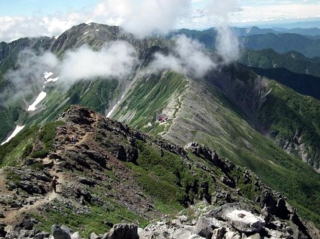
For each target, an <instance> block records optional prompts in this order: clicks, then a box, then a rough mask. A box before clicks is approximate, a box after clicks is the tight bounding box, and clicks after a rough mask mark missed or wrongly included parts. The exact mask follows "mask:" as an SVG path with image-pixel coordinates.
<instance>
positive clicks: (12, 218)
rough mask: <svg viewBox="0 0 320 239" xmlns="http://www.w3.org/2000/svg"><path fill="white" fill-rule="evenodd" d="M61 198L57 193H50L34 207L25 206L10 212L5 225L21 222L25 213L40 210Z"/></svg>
mask: <svg viewBox="0 0 320 239" xmlns="http://www.w3.org/2000/svg"><path fill="white" fill-rule="evenodd" d="M59 197H60V195H59V194H57V193H56V192H49V193H47V194H46V195H45V196H44V197H43V198H41V199H39V200H37V201H35V202H34V203H33V204H32V205H25V206H23V207H22V208H20V209H18V210H12V211H8V212H7V213H6V218H5V219H4V223H5V224H7V225H11V224H14V223H16V222H17V221H18V220H19V218H20V217H21V215H23V214H25V213H29V212H32V211H34V210H36V209H37V208H40V207H41V206H43V205H45V204H47V203H49V202H51V201H53V200H54V199H56V198H59Z"/></svg>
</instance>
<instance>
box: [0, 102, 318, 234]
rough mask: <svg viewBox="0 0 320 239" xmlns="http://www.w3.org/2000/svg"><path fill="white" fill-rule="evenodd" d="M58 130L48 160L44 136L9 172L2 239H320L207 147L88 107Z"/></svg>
mask: <svg viewBox="0 0 320 239" xmlns="http://www.w3.org/2000/svg"><path fill="white" fill-rule="evenodd" d="M59 120H60V121H61V122H60V123H59V124H57V125H58V126H57V127H56V132H55V134H54V138H53V141H52V145H50V150H49V151H48V153H46V154H39V153H38V152H41V150H43V148H45V147H47V146H45V145H47V144H48V143H47V141H46V140H45V137H46V136H45V135H46V134H41V132H42V131H41V129H40V131H39V132H40V135H39V136H35V137H34V140H33V143H32V145H31V147H26V148H27V149H28V150H26V149H25V150H24V153H23V154H22V157H21V158H20V159H19V160H17V164H16V165H15V166H11V167H4V168H2V169H1V173H0V176H1V181H0V205H1V214H0V216H1V219H0V220H1V224H0V238H1V237H2V238H8V239H9V238H12V239H13V238H37V239H45V238H49V237H51V238H55V239H69V238H73V239H78V238H87V237H89V238H90V239H98V238H105V239H106V238H113V239H116V238H119V239H125V238H181V239H184V238H221V239H223V238H230V239H231V238H234V239H237V238H239V239H241V238H287V239H289V238H293V239H295V238H297V239H298V238H301V239H302V238H306V239H308V238H313V239H316V238H319V231H318V230H317V229H316V228H315V227H314V226H313V225H312V224H310V223H305V222H304V221H303V220H301V218H300V217H299V216H298V215H297V214H296V212H295V210H294V209H293V208H292V207H291V206H290V205H289V204H288V203H287V202H286V199H285V198H284V197H283V196H282V195H280V194H278V193H276V192H274V191H272V190H271V189H270V188H269V187H267V186H266V185H264V184H263V183H262V182H261V181H260V180H259V178H257V177H256V176H255V175H254V174H253V173H252V172H250V171H249V170H246V169H244V168H241V167H238V166H235V165H234V164H232V163H231V162H229V161H228V160H224V159H221V158H220V157H219V156H218V155H217V154H216V153H215V152H214V151H211V150H210V149H208V148H206V147H203V146H201V145H199V144H197V143H190V144H188V145H187V146H186V147H185V148H181V147H179V146H176V145H174V144H170V143H168V142H167V141H164V140H162V139H154V138H151V137H149V136H147V135H144V134H141V133H139V132H138V131H134V130H131V129H130V128H128V127H127V126H126V125H123V124H121V123H118V122H116V121H113V120H110V119H106V118H105V117H104V116H102V115H99V114H96V113H95V112H93V111H91V110H88V109H85V108H82V107H79V106H73V107H71V108H70V109H69V110H68V111H66V112H65V113H64V114H63V115H61V118H60V119H59ZM49 141H50V140H49ZM49 141H48V142H49ZM50 142H51V141H50ZM146 149H148V150H146ZM166 160H167V161H166ZM162 161H165V162H166V163H162ZM171 170H172V173H170V174H167V173H168V172H169V171H170V172H171ZM146 175H148V176H149V175H151V176H150V177H147V179H146V180H144V177H145V176H146ZM163 175H165V177H163ZM54 178H56V179H57V182H56V184H57V186H56V187H55V186H54V185H53V182H54ZM171 178H172V180H171ZM169 179H170V180H169ZM54 189H56V190H54ZM171 191H172V193H171V194H169V193H170V192H171ZM159 205H160V206H159ZM164 205H165V206H166V207H170V206H173V205H177V206H176V209H175V210H171V211H168V210H167V209H166V210H164V209H163V208H164ZM183 208H184V209H183ZM181 209H183V210H181ZM179 211H180V213H178V212H179ZM120 222H122V224H118V223H120ZM51 223H52V224H56V225H53V226H52V224H51ZM61 224H65V225H66V226H61ZM147 224H149V225H148V226H146V225H147ZM51 226H52V228H51V233H50V227H51ZM67 227H70V228H72V230H73V231H78V232H72V230H71V229H69V228H67ZM110 228H111V230H110ZM142 228H143V229H142ZM108 230H110V231H109V232H107V231H108ZM106 232H107V233H106Z"/></svg>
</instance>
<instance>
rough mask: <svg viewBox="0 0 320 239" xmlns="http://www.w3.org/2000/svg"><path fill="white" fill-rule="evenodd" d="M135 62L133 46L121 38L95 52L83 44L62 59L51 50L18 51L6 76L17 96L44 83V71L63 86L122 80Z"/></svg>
mask: <svg viewBox="0 0 320 239" xmlns="http://www.w3.org/2000/svg"><path fill="white" fill-rule="evenodd" d="M137 63H138V55H137V52H136V50H135V49H134V47H133V46H132V45H130V44H129V43H127V42H124V41H115V42H110V43H108V44H106V45H105V46H103V47H102V49H101V50H99V51H95V50H93V49H91V48H90V47H89V46H86V45H84V46H82V47H80V48H78V49H76V50H72V51H68V52H66V54H65V55H64V57H63V58H62V59H58V58H57V57H56V56H55V55H54V54H53V53H51V52H44V53H40V54H36V53H35V52H33V51H31V50H26V51H23V52H21V53H20V54H19V57H18V62H17V65H16V69H15V70H9V71H8V72H7V73H6V75H5V77H6V78H7V79H8V80H9V81H10V82H12V83H13V85H14V87H15V91H16V92H17V94H16V96H17V97H19V96H21V94H23V95H25V96H26V95H28V94H30V93H32V92H33V91H38V90H39V88H41V87H42V86H43V85H44V82H45V78H44V73H45V72H54V74H55V75H57V76H59V78H60V79H62V81H59V82H61V83H62V84H64V85H65V86H70V85H72V84H73V83H75V82H76V81H80V80H91V79H95V78H107V79H117V80H123V79H126V78H127V77H129V75H130V74H131V73H132V71H133V69H134V67H135V66H136V64H137Z"/></svg>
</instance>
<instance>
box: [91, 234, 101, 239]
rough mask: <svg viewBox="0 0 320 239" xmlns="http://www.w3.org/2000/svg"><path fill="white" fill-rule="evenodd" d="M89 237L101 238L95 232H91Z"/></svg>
mask: <svg viewBox="0 0 320 239" xmlns="http://www.w3.org/2000/svg"><path fill="white" fill-rule="evenodd" d="M89 239H101V237H99V236H98V235H97V234H95V233H94V232H92V233H91V234H90V236H89Z"/></svg>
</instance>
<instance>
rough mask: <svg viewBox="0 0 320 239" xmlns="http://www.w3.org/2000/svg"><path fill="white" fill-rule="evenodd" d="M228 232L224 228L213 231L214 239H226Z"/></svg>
mask: <svg viewBox="0 0 320 239" xmlns="http://www.w3.org/2000/svg"><path fill="white" fill-rule="evenodd" d="M226 232H227V230H226V229H225V228H224V227H221V228H218V229H215V230H213V233H212V237H211V238H212V239H224V235H225V234H226Z"/></svg>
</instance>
